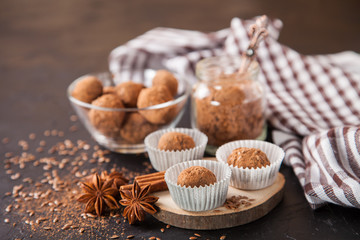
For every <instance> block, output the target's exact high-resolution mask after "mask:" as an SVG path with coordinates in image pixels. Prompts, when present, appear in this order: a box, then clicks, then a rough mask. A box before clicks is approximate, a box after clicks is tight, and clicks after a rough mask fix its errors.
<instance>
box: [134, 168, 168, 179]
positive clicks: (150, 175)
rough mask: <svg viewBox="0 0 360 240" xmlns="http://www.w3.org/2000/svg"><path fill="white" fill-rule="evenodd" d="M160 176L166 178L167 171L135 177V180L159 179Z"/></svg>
mask: <svg viewBox="0 0 360 240" xmlns="http://www.w3.org/2000/svg"><path fill="white" fill-rule="evenodd" d="M159 176H162V177H164V176H165V171H162V172H155V173H149V174H145V175H140V176H137V177H135V180H136V181H138V180H141V179H148V178H151V177H159ZM138 182H139V181H138Z"/></svg>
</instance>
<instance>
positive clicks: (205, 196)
mask: <svg viewBox="0 0 360 240" xmlns="http://www.w3.org/2000/svg"><path fill="white" fill-rule="evenodd" d="M191 166H202V167H205V168H207V169H209V170H210V171H212V172H213V173H214V174H215V176H216V179H217V182H216V183H214V184H211V185H208V186H204V187H185V186H183V187H181V186H180V185H178V184H177V178H178V176H179V174H180V173H181V172H182V171H183V170H185V169H187V168H189V167H191ZM230 177H231V169H230V167H229V166H228V165H226V164H224V163H221V162H217V161H210V160H194V161H187V162H182V163H179V164H176V165H174V166H172V167H171V168H169V169H168V170H166V173H165V181H166V183H167V185H168V188H169V192H170V195H171V198H172V199H173V200H174V202H175V203H176V204H177V205H178V206H179V207H180V208H181V209H184V210H187V211H195V212H199V211H207V210H211V209H215V208H217V207H219V206H222V205H223V204H224V202H225V200H226V196H227V192H228V187H229V182H230Z"/></svg>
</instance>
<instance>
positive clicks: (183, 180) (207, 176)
mask: <svg viewBox="0 0 360 240" xmlns="http://www.w3.org/2000/svg"><path fill="white" fill-rule="evenodd" d="M214 183H216V176H215V174H214V173H213V172H212V171H210V170H209V169H207V168H205V167H200V166H192V167H189V168H187V169H185V170H183V171H182V172H181V173H180V174H179V176H178V179H177V184H178V185H180V186H182V187H183V186H185V187H200V186H201V187H205V186H207V185H210V184H214Z"/></svg>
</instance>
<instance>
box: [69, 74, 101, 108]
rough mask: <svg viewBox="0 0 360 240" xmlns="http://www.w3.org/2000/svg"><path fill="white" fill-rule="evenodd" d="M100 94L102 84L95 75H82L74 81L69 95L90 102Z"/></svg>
mask: <svg viewBox="0 0 360 240" xmlns="http://www.w3.org/2000/svg"><path fill="white" fill-rule="evenodd" d="M101 94H102V84H101V82H100V81H99V79H97V78H96V77H95V76H86V77H83V78H82V79H81V80H80V81H79V82H77V83H76V85H75V87H74V90H73V92H72V93H71V95H72V96H73V97H74V98H76V99H78V100H80V101H82V102H87V103H91V102H92V101H93V100H94V99H96V98H97V97H99V96H100V95H101Z"/></svg>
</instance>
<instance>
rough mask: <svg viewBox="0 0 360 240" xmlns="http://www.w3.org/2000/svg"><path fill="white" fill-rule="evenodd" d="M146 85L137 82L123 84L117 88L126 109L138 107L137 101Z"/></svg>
mask: <svg viewBox="0 0 360 240" xmlns="http://www.w3.org/2000/svg"><path fill="white" fill-rule="evenodd" d="M143 88H144V85H142V84H141V83H135V82H130V81H129V82H123V83H120V84H119V85H117V86H116V93H117V94H118V95H119V96H120V98H121V100H122V101H123V103H124V105H125V107H130V108H133V107H136V103H137V99H138V96H139V93H140V91H141V89H143Z"/></svg>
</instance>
